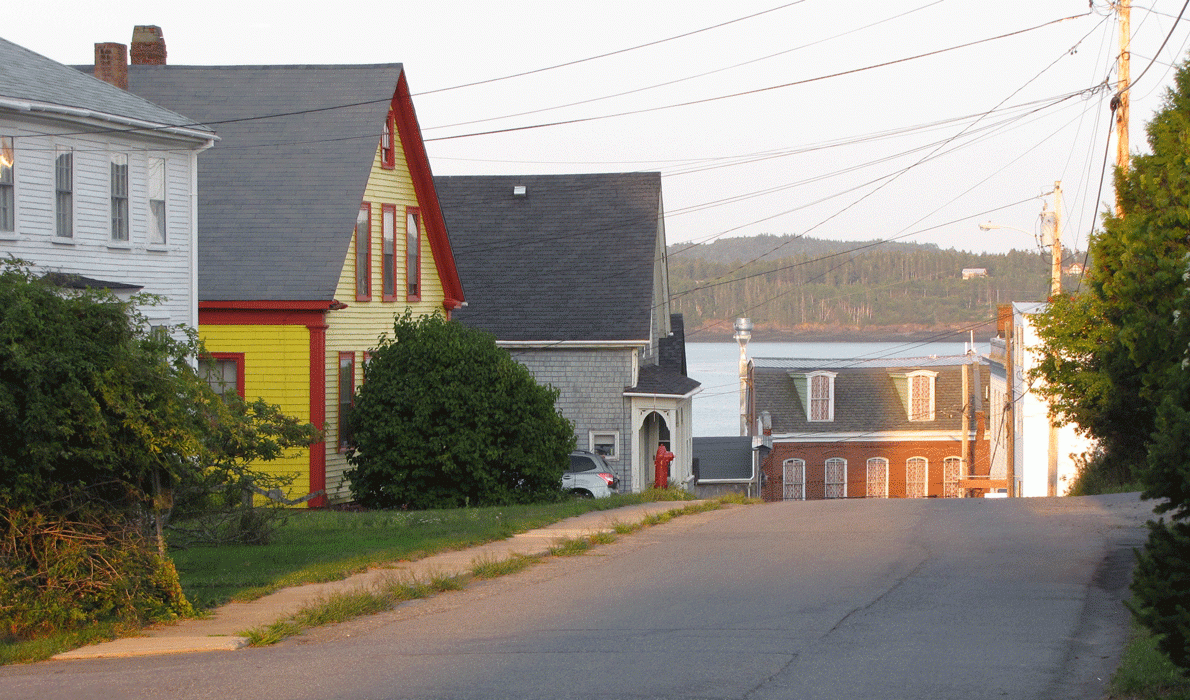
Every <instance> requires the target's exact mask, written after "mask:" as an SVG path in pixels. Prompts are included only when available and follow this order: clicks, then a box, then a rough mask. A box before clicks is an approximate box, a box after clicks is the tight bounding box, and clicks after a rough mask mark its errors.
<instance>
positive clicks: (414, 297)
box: [405, 207, 425, 301]
mask: <svg viewBox="0 0 1190 700" xmlns="http://www.w3.org/2000/svg"><path fill="white" fill-rule="evenodd" d="M410 214H413V215H414V216H416V217H417V243H416V245H417V248H416V250H417V267H416V268H415V269H414V273H416V274H417V280H416V283H417V293H416V294H409V279H408V275H409V215H410ZM424 228H425V222H423V221H422V218H421V208H419V207H405V275H406V279H405V301H421V293H422V286H421V268H422V259H421V236H422V229H424Z"/></svg>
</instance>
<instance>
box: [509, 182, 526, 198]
mask: <svg viewBox="0 0 1190 700" xmlns="http://www.w3.org/2000/svg"><path fill="white" fill-rule="evenodd" d="M528 193H529V190H528V189H526V187H525V186H524V185H513V186H512V196H513V197H524V196H525V195H527V194H528Z"/></svg>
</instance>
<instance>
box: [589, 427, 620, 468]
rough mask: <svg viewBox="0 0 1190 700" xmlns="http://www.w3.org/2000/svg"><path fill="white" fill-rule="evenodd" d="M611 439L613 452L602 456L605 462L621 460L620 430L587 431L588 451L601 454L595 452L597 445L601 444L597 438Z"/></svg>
mask: <svg viewBox="0 0 1190 700" xmlns="http://www.w3.org/2000/svg"><path fill="white" fill-rule="evenodd" d="M600 437H610V438H611V442H612V452H611V454H608V455H601V456H602V457H603V459H604V460H605V461H608V462H616V461H619V459H620V431H619V430H589V431H587V449H589V450H590V451H591V452H594V453H595V454H599V452H598V451H596V450H595V444H596V443H597V442H601V440H598V439H597V438H600Z"/></svg>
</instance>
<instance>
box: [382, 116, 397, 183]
mask: <svg viewBox="0 0 1190 700" xmlns="http://www.w3.org/2000/svg"><path fill="white" fill-rule="evenodd" d="M396 130H397V122H396V116H395V115H394V114H393V111H392V110H391V109H390V110H389V111H388V117H386V118H385V120H384V133H383V134H382V135H381V137H380V167H382V168H387V169H392V168H395V167H396V166H397V140H396V137H395V134H396Z"/></svg>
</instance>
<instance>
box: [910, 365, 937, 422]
mask: <svg viewBox="0 0 1190 700" xmlns="http://www.w3.org/2000/svg"><path fill="white" fill-rule="evenodd" d="M937 377H938V373H937V372H927V371H925V370H918V371H917V372H910V373H909V374H908V376H907V379H908V380H909V420H913V421H931V420H934V380H935V379H936V378H937Z"/></svg>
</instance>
